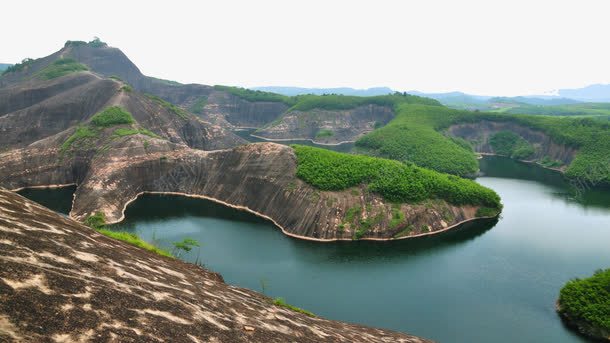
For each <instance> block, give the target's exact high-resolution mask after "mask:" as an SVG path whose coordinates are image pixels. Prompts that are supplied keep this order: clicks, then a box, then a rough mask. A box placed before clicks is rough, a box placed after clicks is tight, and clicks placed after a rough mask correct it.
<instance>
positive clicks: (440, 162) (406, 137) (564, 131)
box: [356, 104, 610, 184]
mask: <svg viewBox="0 0 610 343" xmlns="http://www.w3.org/2000/svg"><path fill="white" fill-rule="evenodd" d="M485 120H486V121H493V122H511V123H514V124H517V125H521V126H525V127H529V128H531V129H533V130H539V131H542V132H544V133H545V134H547V135H549V136H550V137H551V138H552V139H553V141H554V142H556V143H558V144H565V145H567V146H570V147H573V148H576V149H578V154H577V155H576V157H575V158H574V160H573V161H572V163H571V164H570V165H569V167H568V168H567V170H566V175H567V176H568V177H570V178H575V179H579V180H583V181H586V182H590V183H593V184H596V183H610V121H602V120H597V119H595V118H578V117H551V116H529V115H506V114H495V113H475V112H469V111H459V110H454V109H449V108H445V107H440V106H426V105H409V104H402V105H399V106H398V107H397V115H396V117H395V118H394V119H393V120H392V121H390V122H389V123H388V125H386V126H384V127H382V128H380V129H377V130H375V131H373V132H371V133H370V134H368V135H365V136H364V137H362V138H360V139H359V140H358V141H357V142H356V146H357V147H358V148H360V149H361V151H363V152H366V153H368V154H372V155H376V156H381V157H387V158H391V159H395V160H399V161H403V162H407V161H409V162H413V163H415V164H417V165H420V166H422V167H426V168H430V169H434V170H437V171H441V172H447V173H451V174H455V175H461V176H466V175H470V174H472V173H474V172H476V170H477V168H478V165H477V161H476V158H475V156H474V154H473V153H472V151H469V149H467V148H466V147H465V146H463V145H462V144H460V143H456V141H455V140H454V139H451V138H450V137H447V136H445V135H443V134H442V133H441V132H442V131H443V130H444V129H446V128H447V127H449V126H450V125H452V124H458V123H477V122H481V121H485Z"/></svg>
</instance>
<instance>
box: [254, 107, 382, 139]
mask: <svg viewBox="0 0 610 343" xmlns="http://www.w3.org/2000/svg"><path fill="white" fill-rule="evenodd" d="M393 117H394V112H393V111H392V109H391V108H390V107H387V106H378V105H366V106H359V107H356V108H354V109H351V110H341V111H330V110H322V109H313V110H310V111H307V112H302V111H291V112H289V113H286V114H284V115H283V116H282V117H281V119H280V120H279V121H278V122H277V123H274V124H271V125H270V126H267V127H265V128H263V129H260V130H258V131H257V132H256V135H257V136H260V137H263V138H267V139H311V140H314V141H315V142H318V143H325V144H336V143H339V142H353V141H355V140H356V139H358V138H359V137H360V136H362V135H364V134H366V133H367V132H370V131H372V130H373V129H375V125H385V124H387V123H388V122H389V121H390V120H391V119H392V118H393ZM323 132H326V134H324V133H323Z"/></svg>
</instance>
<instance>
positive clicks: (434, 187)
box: [292, 145, 501, 209]
mask: <svg viewBox="0 0 610 343" xmlns="http://www.w3.org/2000/svg"><path fill="white" fill-rule="evenodd" d="M292 148H293V149H294V150H295V153H296V155H297V162H298V167H297V176H298V177H299V178H301V179H302V180H304V181H305V182H307V183H309V184H311V185H313V186H315V187H317V188H319V189H322V190H342V189H346V188H350V187H354V186H357V185H360V184H363V183H364V184H368V189H369V190H370V191H372V192H375V193H378V194H380V195H382V196H383V197H384V198H386V199H387V200H389V201H392V202H401V203H402V202H418V201H422V200H425V199H444V200H446V201H448V202H450V203H453V204H457V205H461V204H472V205H482V206H487V207H492V208H497V209H500V208H501V204H500V197H499V196H498V195H497V194H496V193H495V192H494V191H492V190H491V189H488V188H485V187H483V186H481V185H479V184H478V183H476V182H474V181H471V180H466V179H462V178H459V177H457V176H453V175H447V174H441V173H438V172H435V171H432V170H427V169H424V168H420V167H417V166H414V165H406V164H403V163H400V162H398V161H392V160H386V159H382V158H375V157H370V156H362V155H351V154H343V153H338V152H334V151H330V150H325V149H319V148H314V147H308V146H302V145H292Z"/></svg>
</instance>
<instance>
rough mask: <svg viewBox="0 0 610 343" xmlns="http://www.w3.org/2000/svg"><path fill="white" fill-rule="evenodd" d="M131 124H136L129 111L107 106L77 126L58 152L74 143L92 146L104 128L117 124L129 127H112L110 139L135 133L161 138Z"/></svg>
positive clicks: (68, 148)
mask: <svg viewBox="0 0 610 343" xmlns="http://www.w3.org/2000/svg"><path fill="white" fill-rule="evenodd" d="M133 124H136V121H135V119H134V118H133V116H132V115H131V113H129V112H128V111H126V110H125V109H123V108H121V107H118V106H112V107H107V108H106V109H104V110H103V111H101V112H99V113H97V114H95V115H94V116H93V117H91V122H90V123H89V124H88V125H86V126H79V127H77V128H76V130H75V131H74V133H73V134H72V135H71V136H70V137H68V139H66V141H65V142H63V144H62V145H61V147H60V152H61V153H62V154H63V153H64V152H66V151H68V150H70V149H71V148H72V147H73V146H74V144H76V143H79V144H81V145H83V144H84V143H87V144H88V145H90V146H93V144H92V143H93V140H99V139H100V138H101V137H102V133H103V130H104V129H106V128H110V127H113V126H118V125H129V127H118V128H116V129H114V131H112V134H111V135H110V139H113V138H118V137H125V136H131V135H137V134H142V135H145V136H149V137H153V138H161V137H159V136H158V135H157V134H155V133H154V132H151V131H149V130H147V129H145V128H141V127H137V125H133Z"/></svg>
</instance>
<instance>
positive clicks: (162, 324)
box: [0, 189, 427, 343]
mask: <svg viewBox="0 0 610 343" xmlns="http://www.w3.org/2000/svg"><path fill="white" fill-rule="evenodd" d="M0 341H3V342H47V341H49V342H50V341H56V342H68V341H70V342H73V341H74V342H75V341H78V342H89V341H95V342H116V341H121V342H265V343H268V342H412V343H415V342H427V340H424V339H421V338H417V337H413V336H409V335H406V334H401V333H396V332H391V331H387V330H380V329H373V328H368V327H362V326H357V325H352V324H347V323H342V322H336V321H330V320H326V319H321V318H311V317H308V316H306V315H304V314H300V313H296V312H293V311H291V310H288V309H285V308H282V307H278V306H274V305H272V302H271V299H269V298H267V297H265V296H263V295H261V294H258V293H256V292H253V291H250V290H247V289H242V288H237V287H232V286H228V285H226V284H225V283H224V282H223V281H222V278H221V277H220V276H219V275H218V274H216V273H212V272H209V271H207V270H205V269H202V268H200V267H198V266H195V265H193V264H188V263H184V262H182V261H180V260H177V259H171V258H167V257H162V256H159V255H156V254H154V253H151V252H148V251H145V250H142V249H140V248H136V247H133V246H130V245H127V244H125V243H123V242H120V241H116V240H113V239H110V238H108V237H105V236H103V235H101V234H99V233H97V232H96V231H94V230H92V229H90V228H88V227H85V226H83V225H81V224H79V223H77V222H75V221H73V220H70V219H68V218H65V217H62V216H60V215H58V214H56V213H54V212H52V211H50V210H48V209H46V208H44V207H42V206H40V205H38V204H36V203H34V202H31V201H29V200H27V199H25V198H23V197H21V196H19V195H17V194H15V193H12V192H9V191H7V190H3V189H0Z"/></svg>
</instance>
